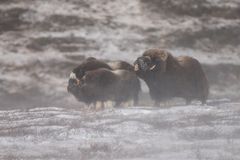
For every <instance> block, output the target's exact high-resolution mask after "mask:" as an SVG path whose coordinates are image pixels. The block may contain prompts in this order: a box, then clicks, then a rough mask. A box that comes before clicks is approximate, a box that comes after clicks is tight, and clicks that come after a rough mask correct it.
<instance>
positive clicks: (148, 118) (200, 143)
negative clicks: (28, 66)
mask: <svg viewBox="0 0 240 160" xmlns="http://www.w3.org/2000/svg"><path fill="white" fill-rule="evenodd" d="M239 151H240V104H239V103H222V104H217V105H214V106H198V105H196V106H193V105H192V106H174V107H168V108H151V107H126V108H122V109H105V110H103V111H97V112H96V111H89V110H88V111H86V110H77V109H63V108H56V107H48V108H35V109H30V110H10V111H0V159H5V160H12V159H31V160H32V159H46V160H47V159H58V160H59V159H76V160H77V159H83V160H85V159H104V160H106V159H163V160H187V159H189V160H194V159H196V160H200V159H211V160H212V159H214V160H230V159H233V160H237V159H240V152H239Z"/></svg>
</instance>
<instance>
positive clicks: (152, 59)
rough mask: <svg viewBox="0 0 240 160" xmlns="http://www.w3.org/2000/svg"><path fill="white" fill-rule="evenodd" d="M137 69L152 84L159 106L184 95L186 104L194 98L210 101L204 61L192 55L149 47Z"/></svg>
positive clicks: (137, 72)
mask: <svg viewBox="0 0 240 160" xmlns="http://www.w3.org/2000/svg"><path fill="white" fill-rule="evenodd" d="M134 70H135V72H136V74H137V75H138V76H139V77H140V78H142V79H143V80H144V81H145V82H146V84H147V85H148V87H149V92H150V96H151V98H152V99H153V100H154V101H155V105H159V103H160V102H161V101H162V100H168V99H170V98H173V97H182V98H184V99H185V100H186V104H189V103H191V101H192V100H193V99H197V100H200V101H201V102H202V104H205V103H206V100H207V97H208V92H209V91H208V90H209V87H208V81H207V78H206V76H205V74H204V72H203V69H202V67H201V65H200V63H199V62H198V61H197V60H196V59H194V58H192V57H189V56H180V57H173V56H172V55H171V54H170V53H169V52H167V51H165V50H161V49H149V50H147V51H145V52H144V53H143V55H142V56H141V57H139V58H137V60H136V61H135V62H134Z"/></svg>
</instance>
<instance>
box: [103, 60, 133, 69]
mask: <svg viewBox="0 0 240 160" xmlns="http://www.w3.org/2000/svg"><path fill="white" fill-rule="evenodd" d="M107 64H108V65H109V66H110V67H111V68H112V70H117V69H125V70H128V71H134V67H133V65H131V64H129V63H127V62H125V61H110V62H107Z"/></svg>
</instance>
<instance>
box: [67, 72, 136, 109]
mask: <svg viewBox="0 0 240 160" xmlns="http://www.w3.org/2000/svg"><path fill="white" fill-rule="evenodd" d="M68 91H69V92H71V93H72V94H73V95H74V96H75V97H76V98H77V99H78V100H79V101H82V102H84V103H86V104H90V103H96V102H97V101H101V102H104V101H107V100H112V101H115V102H116V105H115V106H119V105H120V104H121V103H122V102H126V101H128V100H131V99H133V100H134V103H135V104H137V103H138V93H139V91H140V81H139V79H138V78H137V76H136V75H135V73H134V72H130V71H127V70H116V71H111V70H108V69H104V68H100V69H96V70H92V71H88V72H86V73H85V75H84V76H83V77H82V78H81V80H80V85H76V83H75V82H74V81H69V84H68Z"/></svg>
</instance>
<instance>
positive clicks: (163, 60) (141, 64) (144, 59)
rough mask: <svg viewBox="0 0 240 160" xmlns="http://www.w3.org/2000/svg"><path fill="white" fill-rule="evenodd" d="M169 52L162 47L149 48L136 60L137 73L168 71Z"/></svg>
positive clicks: (135, 69) (135, 68)
mask: <svg viewBox="0 0 240 160" xmlns="http://www.w3.org/2000/svg"><path fill="white" fill-rule="evenodd" d="M168 57H169V53H168V52H166V51H164V50H160V49H149V50H147V51H145V52H144V53H143V55H142V56H141V57H138V58H137V60H136V61H135V62H134V71H135V72H136V73H144V72H156V71H160V72H161V73H164V72H166V68H167V59H168Z"/></svg>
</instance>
